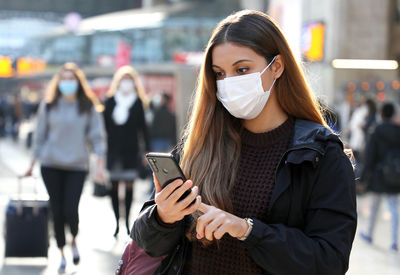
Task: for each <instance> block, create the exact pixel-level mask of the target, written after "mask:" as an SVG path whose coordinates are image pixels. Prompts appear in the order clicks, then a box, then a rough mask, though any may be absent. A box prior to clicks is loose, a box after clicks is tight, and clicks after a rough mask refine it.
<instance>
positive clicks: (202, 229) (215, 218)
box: [196, 203, 248, 241]
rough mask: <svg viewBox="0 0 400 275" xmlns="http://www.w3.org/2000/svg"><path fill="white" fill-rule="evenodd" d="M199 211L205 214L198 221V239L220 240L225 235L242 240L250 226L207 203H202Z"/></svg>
mask: <svg viewBox="0 0 400 275" xmlns="http://www.w3.org/2000/svg"><path fill="white" fill-rule="evenodd" d="M198 210H199V211H200V212H203V213H204V214H203V215H201V216H200V217H199V218H198V219H197V225H196V231H197V238H198V239H202V238H204V237H205V238H206V239H207V240H209V241H212V240H214V239H217V240H219V239H221V238H222V236H224V234H225V233H228V234H229V235H231V236H232V237H234V238H240V237H242V236H243V235H244V234H245V233H246V231H247V228H248V224H247V222H246V220H245V219H242V218H239V217H237V216H235V215H233V214H230V213H228V212H226V211H223V210H221V209H219V208H216V207H214V206H210V205H207V204H205V203H201V204H200V207H199V208H198Z"/></svg>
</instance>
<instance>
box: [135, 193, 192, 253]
mask: <svg viewBox="0 0 400 275" xmlns="http://www.w3.org/2000/svg"><path fill="white" fill-rule="evenodd" d="M156 215H157V205H156V204H155V202H154V200H150V201H148V202H146V203H145V204H144V206H143V208H142V210H141V212H140V214H139V216H138V217H137V218H136V220H135V222H134V224H133V228H132V232H131V237H132V239H133V240H135V242H136V243H137V245H138V246H139V247H141V248H143V249H144V251H146V253H147V254H149V255H150V256H152V257H159V256H163V255H167V254H168V253H169V252H171V251H172V250H173V249H175V247H176V246H177V245H178V243H179V242H180V240H181V239H182V235H183V234H184V222H183V220H182V221H180V222H177V223H175V224H173V225H168V226H165V225H163V224H161V223H159V222H158V219H157V217H156Z"/></svg>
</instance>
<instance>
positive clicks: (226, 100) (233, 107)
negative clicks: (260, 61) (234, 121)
mask: <svg viewBox="0 0 400 275" xmlns="http://www.w3.org/2000/svg"><path fill="white" fill-rule="evenodd" d="M275 58H276V56H275V57H274V58H273V59H272V61H271V62H270V63H269V64H268V65H267V67H265V69H264V70H263V71H262V72H256V73H252V74H246V75H240V76H233V77H226V78H224V79H222V80H217V98H218V100H219V101H220V102H221V103H222V104H223V105H224V107H225V109H226V110H228V112H229V113H230V114H231V115H233V116H234V117H237V118H242V119H253V118H256V117H257V116H258V115H259V114H260V113H261V111H262V110H263V108H264V106H265V104H266V103H267V101H268V98H269V95H270V93H271V89H272V87H273V86H274V83H275V81H276V79H274V81H273V82H272V85H271V87H270V88H269V90H267V91H264V89H263V86H262V80H261V75H262V74H263V73H264V72H265V71H266V70H267V69H268V68H269V66H271V64H272V63H273V62H274V61H275Z"/></svg>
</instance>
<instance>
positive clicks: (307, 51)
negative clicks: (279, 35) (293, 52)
mask: <svg viewBox="0 0 400 275" xmlns="http://www.w3.org/2000/svg"><path fill="white" fill-rule="evenodd" d="M302 2H303V3H302V44H301V51H302V55H303V58H304V60H305V62H306V63H305V66H306V68H307V71H308V72H309V79H310V80H311V83H312V86H313V88H314V89H315V91H316V92H317V93H318V94H320V95H323V100H324V101H326V102H327V103H329V104H331V105H333V104H339V103H341V102H342V101H344V100H345V98H346V95H347V94H348V93H352V96H351V97H347V98H352V99H353V100H354V101H355V102H351V103H352V104H353V103H354V104H357V103H358V102H357V101H360V100H362V98H365V97H369V98H372V99H374V100H376V101H377V102H378V103H379V102H380V101H384V100H388V99H390V100H393V101H395V102H397V103H398V102H399V100H400V97H399V95H400V90H399V87H398V85H397V83H398V79H399V69H398V61H399V59H400V46H399V45H400V43H399V42H400V40H399V37H400V20H399V6H400V1H397V0H382V1H374V0H326V1H318V0H302Z"/></svg>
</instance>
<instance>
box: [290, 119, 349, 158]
mask: <svg viewBox="0 0 400 275" xmlns="http://www.w3.org/2000/svg"><path fill="white" fill-rule="evenodd" d="M328 141H331V142H336V143H338V144H339V145H340V146H341V147H342V149H343V143H342V142H341V140H340V139H339V136H338V135H337V134H335V133H332V132H331V130H329V129H328V128H326V127H324V126H323V125H321V124H318V123H316V122H312V121H309V120H303V119H295V123H294V133H293V138H292V143H291V145H290V146H289V148H288V150H287V151H286V154H287V156H288V158H287V161H288V162H294V163H295V164H299V163H301V162H302V161H305V160H309V159H308V157H307V154H306V151H309V150H312V151H314V152H316V153H319V154H320V155H324V154H325V144H326V142H328Z"/></svg>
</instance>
